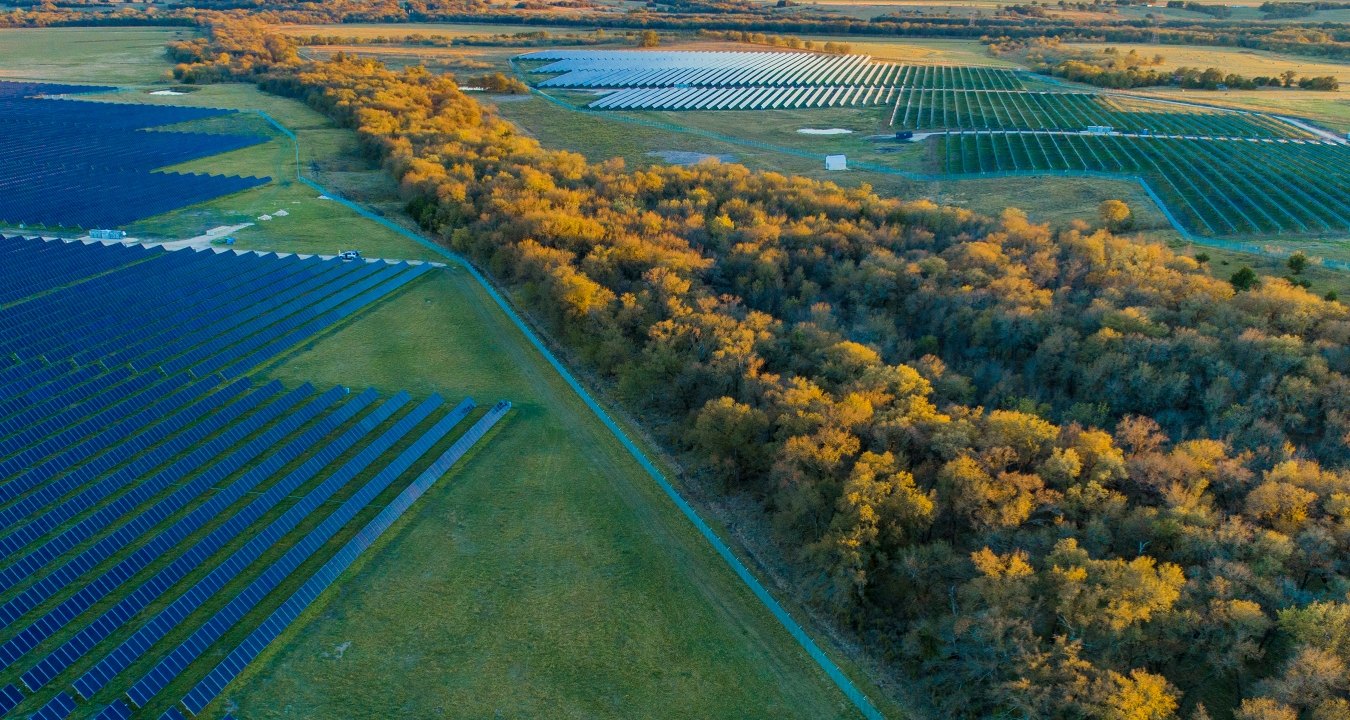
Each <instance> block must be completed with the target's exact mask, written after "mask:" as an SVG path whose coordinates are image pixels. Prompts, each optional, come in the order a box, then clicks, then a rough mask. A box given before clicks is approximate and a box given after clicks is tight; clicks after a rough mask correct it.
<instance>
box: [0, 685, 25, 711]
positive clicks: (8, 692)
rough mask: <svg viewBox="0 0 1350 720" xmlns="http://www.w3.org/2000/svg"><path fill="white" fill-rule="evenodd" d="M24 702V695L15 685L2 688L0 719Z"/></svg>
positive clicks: (0, 689) (0, 691) (0, 692)
mask: <svg viewBox="0 0 1350 720" xmlns="http://www.w3.org/2000/svg"><path fill="white" fill-rule="evenodd" d="M21 702H23V693H21V692H19V689H18V688H16V687H14V686H13V685H5V686H4V687H0V717H3V716H4V715H5V714H6V713H8V712H9V711H10V710H13V709H14V708H15V707H17V706H18V705H19V703H21Z"/></svg>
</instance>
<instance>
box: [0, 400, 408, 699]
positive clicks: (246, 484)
mask: <svg viewBox="0 0 1350 720" xmlns="http://www.w3.org/2000/svg"><path fill="white" fill-rule="evenodd" d="M374 396H375V393H374V390H367V392H366V393H362V396H359V397H356V398H354V400H352V401H351V403H347V405H344V407H343V408H342V409H339V411H338V412H335V413H332V415H331V416H328V417H325V419H324V421H321V423H319V424H316V426H315V427H313V428H311V430H309V431H308V432H305V434H304V435H301V436H300V438H298V439H296V440H294V442H292V443H290V444H289V446H286V447H285V448H282V450H281V451H278V453H277V454H274V455H271V457H270V458H269V459H267V461H265V462H263V463H261V465H257V466H254V467H252V469H251V470H250V473H248V474H246V475H244V477H242V478H240V480H239V481H236V482H235V484H234V485H231V488H229V489H227V490H224V492H221V493H220V494H219V496H216V497H221V496H224V494H225V493H231V496H232V500H231V503H232V501H234V500H238V498H239V497H240V496H242V494H243V493H244V492H247V490H251V489H252V488H254V486H255V485H257V484H258V482H261V481H262V480H263V478H266V477H267V475H270V474H271V473H274V471H275V470H278V469H281V467H282V466H285V465H286V463H289V462H290V461H293V459H294V458H296V457H298V455H300V454H301V453H304V451H305V450H309V448H311V447H313V446H315V443H317V442H319V440H321V439H323V438H325V436H327V435H328V434H331V432H332V431H333V430H335V428H336V427H338V426H339V424H342V423H346V421H347V420H350V419H351V416H352V415H355V412H356V411H358V409H359V408H362V407H365V405H366V404H369V403H370V401H371V400H374ZM406 400H408V398H406V394H401V396H396V397H393V398H390V400H389V401H386V403H385V404H383V405H381V407H379V408H378V409H377V411H374V412H371V413H370V415H369V416H367V417H365V419H363V420H362V421H360V423H359V424H358V426H356V427H354V428H351V430H348V431H347V434H346V435H355V436H358V438H359V436H360V435H365V434H366V432H369V431H370V430H371V428H373V427H374V426H375V424H379V423H382V421H383V420H386V419H387V417H389V416H390V415H391V413H393V412H394V411H397V409H398V408H400V407H402V405H404V404H405V403H406ZM267 444H271V443H267ZM336 446H338V443H335V444H333V447H336ZM347 446H348V447H350V443H347ZM325 453H328V455H327V459H324V461H323V465H327V462H331V461H332V458H333V457H336V454H340V450H336V451H329V450H327V448H325V450H321V451H320V454H325ZM333 453H336V454H333ZM323 465H320V466H319V467H323ZM213 500H215V497H213ZM216 512H217V513H219V511H216ZM213 515H215V513H213ZM235 573H238V569H234V570H232V571H229V573H228V577H225V578H224V580H228V578H229V577H234V574H235ZM211 581H213V577H211V575H208V578H207V580H202V581H201V582H198V585H197V586H194V590H196V592H197V593H200V592H201V590H197V588H207V586H208V585H204V584H208V582H211ZM194 590H189V593H186V594H184V596H181V597H180V598H178V600H177V601H175V602H174V605H170V607H169V608H167V609H165V611H162V612H161V613H159V615H157V616H155V619H154V620H151V623H148V624H147V625H144V627H142V628H140V629H139V631H138V632H136V635H134V636H132V638H131V639H130V640H127V642H126V643H123V644H121V646H120V647H119V648H117V650H116V651H113V652H111V654H109V655H107V657H104V659H103V661H100V663H99V666H96V667H94V669H92V670H90V671H89V673H86V674H85V675H84V677H81V678H80V679H78V681H76V690H77V692H80V694H81V696H82V697H93V693H94V692H97V690H99V689H101V688H103V685H104V684H107V681H108V679H112V677H113V675H116V674H117V673H120V671H121V670H123V669H124V667H126V665H124V663H126V662H130V661H132V659H135V658H136V657H139V655H140V654H142V652H144V650H147V648H148V644H150V642H153V640H150V642H146V640H147V639H150V638H153V639H158V638H161V636H162V634H163V632H167V631H169V629H170V628H171V627H173V625H175V624H177V623H178V621H181V620H182V616H185V615H186V612H190V609H189V611H186V612H184V608H188V607H196V605H192V604H193V602H194V601H196V600H194V598H196V596H194V594H193V593H194ZM212 592H215V590H212ZM207 594H208V596H209V593H207ZM0 612H3V609H0ZM142 646H144V647H142Z"/></svg>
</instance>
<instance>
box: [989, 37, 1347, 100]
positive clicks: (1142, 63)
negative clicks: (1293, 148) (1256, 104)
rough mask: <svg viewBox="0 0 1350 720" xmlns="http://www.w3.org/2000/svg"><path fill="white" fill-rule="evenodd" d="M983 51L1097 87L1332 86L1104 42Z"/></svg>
mask: <svg viewBox="0 0 1350 720" xmlns="http://www.w3.org/2000/svg"><path fill="white" fill-rule="evenodd" d="M986 43H987V44H988V47H989V52H990V53H992V54H994V55H997V56H1000V57H1010V58H1014V59H1016V60H1017V61H1018V62H1021V63H1022V64H1024V65H1026V66H1028V67H1030V68H1031V69H1033V70H1035V71H1036V72H1039V73H1044V74H1046V75H1054V76H1056V77H1062V78H1065V79H1067V80H1073V81H1074V82H1081V83H1086V84H1089V85H1095V86H1097V87H1108V88H1137V87H1153V86H1162V85H1175V86H1178V87H1184V88H1189V89H1195V90H1221V89H1233V90H1251V89H1255V88H1262V87H1286V88H1288V87H1299V88H1302V89H1305V90H1328V91H1332V90H1338V89H1339V88H1340V81H1339V80H1337V79H1336V77H1335V76H1334V75H1326V76H1317V77H1310V76H1302V77H1300V76H1299V75H1298V73H1297V72H1295V71H1293V70H1286V71H1285V72H1284V73H1282V74H1280V75H1273V76H1258V77H1246V76H1244V75H1238V74H1237V73H1231V72H1224V71H1223V70H1220V69H1219V68H1213V67H1212V68H1207V69H1204V70H1201V69H1200V68H1193V67H1181V68H1177V69H1175V70H1164V69H1160V68H1159V67H1157V66H1159V65H1162V64H1164V63H1165V62H1166V61H1167V59H1166V58H1164V57H1163V56H1162V55H1154V56H1152V57H1144V56H1143V55H1140V54H1139V53H1138V52H1137V51H1135V50H1130V51H1129V52H1125V53H1121V52H1120V51H1119V50H1118V49H1117V48H1113V47H1108V48H1105V49H1103V50H1101V51H1090V50H1081V49H1077V48H1071V47H1068V46H1066V45H1064V44H1063V43H1062V42H1061V41H1060V39H1059V38H1033V39H1031V40H1014V39H1009V38H998V39H986Z"/></svg>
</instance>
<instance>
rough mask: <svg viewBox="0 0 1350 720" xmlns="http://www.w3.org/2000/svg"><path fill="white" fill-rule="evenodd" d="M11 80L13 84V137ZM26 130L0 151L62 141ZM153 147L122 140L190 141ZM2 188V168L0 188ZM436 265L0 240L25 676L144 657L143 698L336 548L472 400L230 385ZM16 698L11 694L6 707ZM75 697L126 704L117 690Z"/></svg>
mask: <svg viewBox="0 0 1350 720" xmlns="http://www.w3.org/2000/svg"><path fill="white" fill-rule="evenodd" d="M4 92H5V90H4V87H3V83H2V82H0V132H3V130H4V126H5V124H6V123H7V122H9V119H8V118H7V116H5V115H4V114H3V106H4V103H5V99H4ZM42 102H54V101H42ZM66 107H67V108H69V107H75V106H74V105H67V106H66ZM90 112H91V113H92V114H94V115H99V116H101V117H102V119H103V120H107V121H108V122H111V123H112V124H113V125H118V126H119V127H125V128H133V127H140V126H141V125H139V124H137V123H144V122H146V118H145V116H143V115H142V114H141V111H140V110H137V109H134V108H133V109H124V108H112V109H108V110H107V111H106V112H105V111H104V110H103V109H101V108H100V109H91V110H90ZM119 124H124V125H119ZM44 133H47V134H44ZM117 137H119V136H118V134H117V133H114V132H111V131H109V132H108V133H107V134H106V136H105V138H101V139H100V140H96V141H91V142H90V143H89V146H90V148H91V152H93V151H97V152H100V153H107V154H110V155H116V153H118V152H119V149H118V148H117V147H115V145H116V143H113V142H111V140H112V139H115V138H117ZM13 138H15V139H16V140H15V142H12V143H10V144H8V145H5V146H3V147H0V166H3V165H4V164H6V163H7V162H8V161H9V157H10V156H11V155H14V154H15V153H18V154H22V153H23V152H24V148H25V147H28V146H29V145H34V146H36V145H38V144H41V143H39V142H38V140H41V141H43V142H46V141H47V140H49V139H56V140H58V141H59V138H60V135H59V134H55V135H53V134H50V133H48V132H47V131H46V130H42V129H35V128H28V129H25V130H23V131H22V132H20V133H18V134H16V135H14V136H13ZM25 138H26V139H25ZM20 139H23V140H22V141H20ZM102 139H108V140H109V142H101V140H102ZM180 139H181V140H182V141H183V142H184V143H186V144H188V145H193V143H198V141H201V142H206V141H205V140H202V139H201V138H193V137H190V136H189V137H185V138H180ZM29 140H32V142H29ZM141 141H142V139H141V138H140V137H139V136H137V138H136V139H135V140H132V141H129V144H127V145H125V147H123V148H122V149H121V151H127V150H128V148H130V151H127V152H123V154H131V153H140V154H142V155H144V156H146V157H155V158H162V157H167V156H168V155H167V154H168V153H172V152H177V151H178V150H176V149H175V148H174V147H165V146H153V147H151V146H142V145H140V144H138V143H140V142H141ZM212 142H214V140H212ZM194 147H197V145H194ZM191 151H192V150H191V148H187V149H183V150H182V152H191ZM156 153H159V154H158V155H157V154H156ZM0 180H2V178H0ZM5 192H6V189H5V186H4V184H3V182H2V181H0V202H3V198H4V197H5V195H4V193H5ZM430 269H431V268H430V267H429V266H425V265H419V266H412V265H409V264H407V263H397V264H394V263H384V262H375V263H342V262H339V261H331V260H328V261H326V260H322V259H317V258H304V259H302V258H298V257H285V258H282V257H277V256H258V255H255V254H240V253H221V254H216V253H212V252H198V251H186V252H175V253H169V252H165V251H163V250H159V249H145V248H140V247H129V246H120V245H99V244H88V243H77V242H60V241H45V240H39V239H25V238H8V237H3V236H0V306H3V307H4V310H3V311H0V478H3V481H0V528H3V531H2V532H3V534H2V535H0V563H3V567H0V594H3V595H0V597H3V598H4V601H3V602H0V628H3V629H5V631H4V634H3V638H4V639H3V640H2V641H0V670H5V671H8V672H13V670H11V668H13V667H14V666H15V665H17V664H18V663H20V662H23V661H24V660H25V658H27V657H28V655H29V654H30V653H34V652H35V651H38V650H41V651H42V652H44V653H45V655H44V656H42V657H40V658H36V659H35V660H34V661H33V663H34V664H32V665H31V666H30V667H29V669H28V670H27V672H24V673H23V674H22V676H21V677H22V680H23V684H24V685H26V686H27V687H28V690H29V691H38V690H40V689H43V688H46V687H48V686H49V685H52V684H53V683H56V682H58V681H59V680H60V679H61V676H62V675H63V674H64V673H67V672H70V671H71V670H73V669H75V668H79V667H85V668H86V670H85V671H83V672H84V674H83V675H81V676H80V677H78V678H76V679H75V682H74V687H75V689H76V691H77V692H78V693H80V694H81V695H82V696H84V697H86V698H88V697H91V696H92V695H94V694H95V693H97V692H99V691H100V690H103V691H106V689H107V686H108V685H109V684H110V683H115V682H116V681H117V680H118V679H119V677H120V676H121V674H123V673H124V672H126V670H128V669H129V668H130V667H131V666H132V665H133V664H135V663H137V661H138V660H140V662H144V663H146V667H149V668H152V670H151V672H150V674H148V675H147V676H146V678H141V683H139V684H137V685H134V686H133V687H131V688H130V692H129V693H128V697H129V698H140V699H138V700H137V702H138V703H140V702H143V700H144V698H146V697H149V696H153V695H154V694H155V693H157V692H159V690H161V689H162V688H163V687H164V685H162V684H160V685H158V686H157V687H155V686H154V685H155V683H159V682H163V683H167V682H169V679H170V678H172V677H173V676H175V675H177V673H178V672H179V671H181V670H182V669H183V668H184V667H186V665H187V664H190V661H191V659H192V658H196V657H198V656H199V655H200V654H201V653H202V652H203V651H205V650H209V649H210V646H211V645H212V644H214V643H216V642H217V641H218V640H219V639H220V638H221V637H222V636H223V634H224V633H226V632H227V631H228V630H229V628H230V627H232V626H233V625H235V624H236V623H238V622H240V621H241V620H243V619H245V618H246V617H247V616H248V614H249V612H251V611H252V609H254V608H257V606H258V604H259V603H262V602H265V601H266V600H267V598H268V596H269V594H271V593H273V592H275V590H276V588H277V587H279V586H280V585H281V584H282V583H283V582H284V581H285V580H286V578H287V577H288V576H290V575H291V574H292V573H294V572H296V571H297V570H298V569H299V568H300V567H302V566H304V564H305V563H306V562H307V561H309V559H310V558H315V559H316V560H317V561H319V562H320V563H327V564H326V565H324V567H328V568H331V567H335V565H334V563H341V562H343V561H342V559H340V558H336V556H334V557H333V558H328V557H324V556H323V555H321V553H326V552H328V551H329V550H330V548H329V547H328V546H329V544H331V543H332V540H333V538H334V537H335V535H336V534H337V533H338V532H340V531H342V529H343V528H344V527H345V526H346V524H348V523H350V522H351V521H352V520H353V519H354V518H355V517H356V515H357V513H359V512H361V510H362V509H363V508H366V507H368V505H369V503H370V502H371V501H372V500H373V499H375V497H377V496H378V495H379V494H380V493H381V492H382V491H383V490H385V489H387V488H389V487H390V486H391V485H392V484H393V483H394V482H395V481H397V479H398V478H399V477H400V476H401V474H402V473H404V472H406V471H407V470H408V469H409V468H410V467H411V465H412V463H413V462H416V461H417V459H418V458H420V457H422V456H423V455H425V454H426V453H429V452H430V451H431V449H432V447H433V446H434V445H437V444H438V443H439V441H440V440H441V439H442V438H444V437H445V436H446V435H447V434H448V433H449V432H451V430H452V428H453V426H454V425H455V424H456V423H457V422H460V421H461V420H462V419H463V418H465V417H467V415H468V413H469V412H470V410H471V408H472V403H471V402H468V401H465V402H464V403H461V404H460V405H459V406H458V407H456V408H455V409H454V410H452V411H451V412H449V413H447V414H445V415H444V416H442V417H439V419H436V420H435V422H431V421H432V420H433V419H434V416H436V415H437V413H438V412H440V410H439V406H440V405H441V402H442V401H441V399H440V398H439V397H432V398H429V399H427V400H426V401H424V402H422V403H420V404H418V405H417V406H416V407H413V408H411V409H407V408H408V406H409V402H410V399H409V397H408V395H407V394H406V393H401V394H399V395H396V396H394V397H393V398H391V399H390V400H388V401H387V402H384V403H382V404H379V405H378V406H375V405H373V403H375V402H377V400H378V395H377V394H376V393H375V392H374V391H373V390H367V391H366V392H364V393H362V394H360V395H359V396H354V397H348V398H347V399H346V400H345V401H344V402H341V403H338V401H339V400H341V399H342V398H343V397H344V396H346V395H347V393H348V391H347V390H346V389H345V388H334V389H332V390H330V391H329V392H328V393H325V394H324V395H322V396H320V397H318V398H313V397H312V392H313V390H312V388H310V387H309V386H307V385H306V386H302V387H301V388H297V389H296V390H294V391H291V392H284V391H282V389H281V386H280V384H278V383H276V382H273V383H270V384H268V385H266V386H264V387H262V388H258V389H250V386H251V383H250V382H249V381H247V380H240V381H238V382H235V383H232V384H229V385H226V386H223V387H222V385H221V383H222V382H224V381H225V379H226V378H238V377H242V376H244V375H245V374H246V373H248V372H249V371H250V370H251V369H252V368H254V367H257V366H258V365H260V364H262V363H265V362H267V361H268V360H269V359H271V358H274V357H276V356H277V355H278V354H280V353H283V352H285V351H286V350H287V349H289V348H291V347H293V346H295V345H296V344H297V343H299V342H303V340H304V339H305V338H306V337H310V336H312V335H313V334H315V333H318V332H321V331H322V330H324V329H325V328H327V327H329V326H331V325H333V324H335V323H338V322H341V321H343V320H344V319H345V318H348V317H351V316H352V315H353V314H355V313H357V312H359V311H360V310H361V309H362V308H363V307H366V306H367V305H369V304H370V303H372V302H374V301H375V300H378V299H379V298H380V297H383V296H385V295H387V294H389V293H391V292H394V291H396V290H398V289H399V288H401V287H403V286H404V285H406V284H407V283H409V282H412V281H414V280H416V279H417V278H419V277H421V276H422V275H424V274H425V273H427V272H429V271H430ZM222 376H224V377H222ZM194 377H196V378H197V379H193V378H194ZM306 398H310V399H309V400H306ZM372 407H373V408H374V409H373V410H369V411H368V412H367V410H368V409H369V408H372ZM493 412H494V413H495V412H496V411H493ZM362 413H366V414H365V415H364V417H359V416H361V414H362ZM489 414H490V415H491V414H493V413H489ZM426 423H431V428H430V429H427V430H425V431H424V432H423V433H422V435H421V436H420V437H418V438H417V439H416V440H415V441H414V442H412V443H408V442H407V441H408V439H409V438H408V436H409V434H410V433H412V432H413V430H414V429H415V428H418V427H424V425H425V424H426ZM480 424H481V423H480ZM477 427H478V425H475V428H477ZM474 432H475V431H474V430H473V429H471V430H470V432H469V433H467V434H466V437H468V436H469V435H472V434H473V433H474ZM465 442H471V441H465V440H463V439H462V438H461V441H460V442H458V443H456V445H455V447H456V448H464V447H466V446H465V445H464V443H465ZM395 448H399V451H398V457H397V458H395V459H394V460H393V461H392V462H388V459H387V457H386V455H388V454H390V453H392V452H394V449H395ZM460 452H462V450H460ZM382 462H388V464H381V463H382ZM370 473H374V476H373V478H372V479H370V480H368V481H367V482H365V484H364V485H362V486H361V487H360V488H358V489H356V490H355V492H354V493H351V494H350V495H345V494H346V493H348V492H349V491H350V489H349V488H348V485H351V484H353V483H354V482H355V481H356V479H357V478H360V477H365V476H367V475H369V474H370ZM335 498H341V501H340V502H336V503H335V502H333V500H334V499H335ZM334 506H336V509H334ZM325 510H328V511H331V514H329V515H327V517H324V518H316V517H314V515H315V514H316V513H322V512H323V511H325ZM399 512H401V510H400V511H399ZM259 523H263V525H262V527H255V526H257V525H258V524H259ZM297 534H298V535H300V537H294V536H296V535H297ZM223 552H224V553H228V554H227V555H226V556H225V557H224V558H218V557H217V556H218V555H220V554H221V553H223ZM273 553H275V555H274V554H273ZM316 556H318V557H316ZM264 558H268V562H267V563H261V562H260V561H262V560H263V559H264ZM347 562H350V560H349V559H348V560H347ZM213 563H214V564H213ZM255 565H256V567H255ZM339 572H340V571H339ZM334 577H336V575H334ZM190 578H197V579H195V580H192V581H190V582H191V583H192V584H189V585H187V586H184V587H180V585H182V584H183V583H184V582H189V579H190ZM311 580H312V578H311ZM326 582H331V578H329V579H328V580H327V581H326ZM326 582H325V586H326ZM235 583H238V586H239V587H243V588H244V592H242V593H239V594H238V595H237V596H236V597H234V598H233V599H232V600H230V602H228V603H227V604H226V605H224V607H223V608H222V609H221V610H220V611H219V612H218V613H216V614H215V615H214V616H211V617H210V618H209V619H206V621H205V623H202V622H201V618H198V617H197V611H198V610H199V609H200V608H201V607H202V606H203V605H204V604H206V603H208V602H210V601H211V599H212V598H213V597H214V596H216V595H217V594H219V593H221V592H223V591H224V590H225V589H226V588H227V587H232V586H234V584H235ZM306 587H312V585H310V584H308V583H307V584H306ZM287 607H290V606H287ZM283 610H284V608H283ZM150 613H154V614H153V615H151V614H150ZM147 617H148V620H147V619H144V618H147ZM185 622H186V623H189V625H188V626H187V627H185V628H183V631H184V632H183V634H181V635H175V637H176V638H182V637H187V638H188V641H187V642H185V643H182V644H181V645H177V646H174V645H170V646H168V647H157V646H158V645H159V644H160V643H161V642H162V641H163V640H165V639H166V637H167V636H169V635H170V634H171V633H173V632H174V631H175V630H176V629H177V628H178V627H179V625H180V624H181V623H185ZM287 622H289V621H287ZM284 626H285V625H284V623H283V624H280V625H278V624H277V623H275V622H274V623H272V624H271V625H269V626H268V627H269V628H271V629H272V630H274V631H276V632H280V629H281V628H284ZM11 627H12V628H13V630H10V629H9V628H11ZM119 637H120V638H121V639H118V640H114V638H119ZM53 641H59V643H60V644H59V645H56V644H55V643H54V642H53ZM175 642H177V640H175ZM105 643H106V645H105ZM194 643H195V644H196V645H194ZM264 644H265V643H264ZM50 645H55V649H50ZM44 646H48V647H44ZM190 646H191V647H190ZM86 658H87V659H88V660H89V661H93V660H94V659H97V662H94V663H93V664H92V665H88V664H87V663H86V661H85V660H86ZM151 675H154V676H155V677H154V678H151V677H150V676H151ZM230 677H233V675H231V676H230ZM195 680H196V678H193V679H192V681H195ZM128 681H129V679H127V678H121V680H120V683H117V684H115V689H116V690H117V691H119V692H120V691H125V690H126V687H125V683H128ZM226 682H228V680H226ZM203 687H205V686H203ZM22 692H23V691H22V690H21V689H20V688H18V687H15V686H13V685H9V686H5V687H3V688H0V715H3V714H4V712H5V703H9V704H10V705H11V706H14V705H17V704H21V703H22V702H24V696H23V694H22ZM30 702H31V701H30ZM73 702H74V700H73V697H72V696H70V695H65V694H62V695H60V696H58V697H56V698H52V699H51V701H50V702H49V703H48V705H47V706H45V707H44V709H42V710H40V711H39V713H40V716H43V717H48V716H49V717H65V716H66V715H68V714H69V713H70V712H71V711H72V710H73V709H74V706H73ZM10 709H12V707H11V708H10ZM81 712H83V713H84V715H90V714H96V715H97V717H100V718H107V719H108V720H112V719H114V718H124V717H129V716H131V715H132V712H131V709H130V707H128V705H127V704H126V703H125V702H118V703H114V704H112V705H108V706H104V707H103V708H102V709H101V710H96V709H95V708H84V709H82V710H81ZM175 712H176V711H175Z"/></svg>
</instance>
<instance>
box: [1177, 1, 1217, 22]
mask: <svg viewBox="0 0 1350 720" xmlns="http://www.w3.org/2000/svg"><path fill="white" fill-rule="evenodd" d="M1167 7H1169V8H1175V9H1179V10H1187V11H1190V12H1193V13H1200V14H1201V15H1209V16H1210V17H1216V18H1219V19H1220V20H1224V19H1227V18H1230V17H1233V8H1231V7H1229V6H1227V5H1210V4H1207V3H1202V2H1195V1H1194V0H1167Z"/></svg>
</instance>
